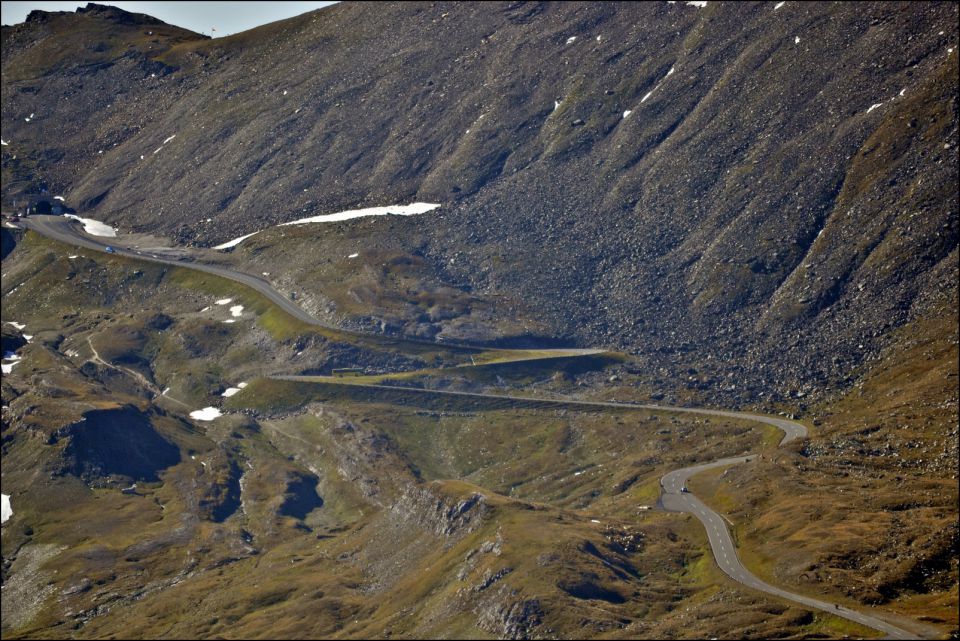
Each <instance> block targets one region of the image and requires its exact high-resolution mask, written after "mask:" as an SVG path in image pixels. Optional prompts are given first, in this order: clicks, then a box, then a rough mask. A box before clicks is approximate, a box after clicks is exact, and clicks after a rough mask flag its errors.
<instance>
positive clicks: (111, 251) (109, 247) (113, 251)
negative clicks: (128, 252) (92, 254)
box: [107, 245, 116, 254]
mask: <svg viewBox="0 0 960 641" xmlns="http://www.w3.org/2000/svg"><path fill="white" fill-rule="evenodd" d="M107 253H108V254H115V253H116V251H115V250H114V249H113V247H111V246H110V245H107Z"/></svg>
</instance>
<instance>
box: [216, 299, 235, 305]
mask: <svg viewBox="0 0 960 641" xmlns="http://www.w3.org/2000/svg"><path fill="white" fill-rule="evenodd" d="M232 302H233V299H232V298H221V299H220V300H218V301H217V305H229V304H230V303H232Z"/></svg>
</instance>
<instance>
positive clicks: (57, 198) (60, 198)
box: [53, 196, 63, 202]
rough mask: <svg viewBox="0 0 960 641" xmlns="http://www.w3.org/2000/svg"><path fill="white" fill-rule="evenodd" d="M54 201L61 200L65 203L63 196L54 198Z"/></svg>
mask: <svg viewBox="0 0 960 641" xmlns="http://www.w3.org/2000/svg"><path fill="white" fill-rule="evenodd" d="M53 199H54V200H59V201H60V202H63V196H54V197H53Z"/></svg>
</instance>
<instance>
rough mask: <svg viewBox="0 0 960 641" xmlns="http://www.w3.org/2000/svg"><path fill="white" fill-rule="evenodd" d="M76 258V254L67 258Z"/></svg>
mask: <svg viewBox="0 0 960 641" xmlns="http://www.w3.org/2000/svg"><path fill="white" fill-rule="evenodd" d="M76 257H77V255H76V254H74V255H73V256H67V258H76Z"/></svg>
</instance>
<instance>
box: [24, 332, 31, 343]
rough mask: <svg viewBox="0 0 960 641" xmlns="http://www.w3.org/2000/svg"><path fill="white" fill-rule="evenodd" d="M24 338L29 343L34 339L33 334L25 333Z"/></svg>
mask: <svg viewBox="0 0 960 641" xmlns="http://www.w3.org/2000/svg"><path fill="white" fill-rule="evenodd" d="M23 339H24V340H25V341H27V342H28V343H29V342H30V341H32V340H33V334H24V335H23Z"/></svg>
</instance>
